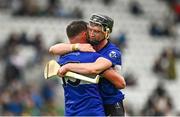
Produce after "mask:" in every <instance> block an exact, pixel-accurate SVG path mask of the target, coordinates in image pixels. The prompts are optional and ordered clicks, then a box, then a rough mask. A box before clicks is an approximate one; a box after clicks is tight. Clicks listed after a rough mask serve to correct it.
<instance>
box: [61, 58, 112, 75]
mask: <svg viewBox="0 0 180 117" xmlns="http://www.w3.org/2000/svg"><path fill="white" fill-rule="evenodd" d="M111 66H112V63H111V62H110V61H109V60H108V59H105V58H103V57H99V58H98V59H97V60H96V61H95V62H94V63H68V64H66V65H64V66H62V67H61V68H60V69H59V71H58V75H60V76H63V75H64V74H65V73H66V72H68V71H72V72H77V73H80V74H99V73H101V72H102V71H104V70H106V69H108V68H110V67H111Z"/></svg>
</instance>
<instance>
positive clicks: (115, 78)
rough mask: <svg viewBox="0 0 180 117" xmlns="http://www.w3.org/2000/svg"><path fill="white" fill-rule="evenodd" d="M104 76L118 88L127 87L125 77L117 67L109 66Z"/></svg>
mask: <svg viewBox="0 0 180 117" xmlns="http://www.w3.org/2000/svg"><path fill="white" fill-rule="evenodd" d="M102 76H104V77H105V78H106V79H107V80H109V81H110V82H111V83H112V84H114V86H115V87H116V88H118V89H124V88H125V87H126V82H125V79H124V77H123V76H122V75H120V74H119V73H118V72H117V71H116V70H115V69H113V68H109V69H108V70H106V71H104V72H103V74H102Z"/></svg>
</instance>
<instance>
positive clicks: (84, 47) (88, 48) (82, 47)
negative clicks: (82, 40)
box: [78, 44, 96, 52]
mask: <svg viewBox="0 0 180 117" xmlns="http://www.w3.org/2000/svg"><path fill="white" fill-rule="evenodd" d="M78 49H79V51H82V52H96V51H95V50H94V48H93V47H92V46H91V44H79V47H78Z"/></svg>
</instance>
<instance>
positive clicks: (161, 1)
mask: <svg viewBox="0 0 180 117" xmlns="http://www.w3.org/2000/svg"><path fill="white" fill-rule="evenodd" d="M92 13H99V14H104V15H108V16H110V17H112V18H113V19H114V21H115V24H114V28H113V33H112V34H111V41H113V42H114V43H115V44H116V45H117V46H118V47H119V48H120V49H121V51H122V62H123V66H122V68H123V69H122V74H123V76H124V77H125V80H126V83H127V87H126V88H125V89H123V90H122V91H123V92H124V93H125V100H124V105H125V108H126V115H128V116H140V115H141V116H180V101H179V99H180V87H179V86H180V76H179V72H180V60H179V58H180V38H179V36H180V25H179V22H180V0H0V115H36V116H40V115H50V116H53V115H54V116H55V115H56V116H57V115H63V111H64V100H63V99H64V98H63V89H62V86H61V84H60V81H59V80H58V79H53V80H44V78H43V69H44V66H45V63H46V62H47V61H48V60H50V59H52V58H55V57H52V56H50V55H49V54H48V48H49V47H50V46H51V45H53V44H55V43H59V42H67V37H66V33H65V28H66V26H67V24H68V23H70V22H71V21H72V20H77V19H82V20H85V21H88V19H89V18H90V16H91V14H92ZM178 45H179V46H178Z"/></svg>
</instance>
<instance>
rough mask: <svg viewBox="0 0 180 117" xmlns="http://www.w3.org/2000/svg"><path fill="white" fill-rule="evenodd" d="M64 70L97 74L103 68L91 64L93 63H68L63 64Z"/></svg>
mask: <svg viewBox="0 0 180 117" xmlns="http://www.w3.org/2000/svg"><path fill="white" fill-rule="evenodd" d="M63 67H65V69H66V72H67V71H72V72H76V73H80V74H99V73H101V72H102V71H103V70H104V68H103V67H101V66H100V67H98V66H95V65H93V63H69V64H67V65H65V66H63Z"/></svg>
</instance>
